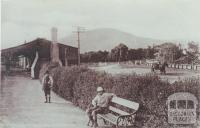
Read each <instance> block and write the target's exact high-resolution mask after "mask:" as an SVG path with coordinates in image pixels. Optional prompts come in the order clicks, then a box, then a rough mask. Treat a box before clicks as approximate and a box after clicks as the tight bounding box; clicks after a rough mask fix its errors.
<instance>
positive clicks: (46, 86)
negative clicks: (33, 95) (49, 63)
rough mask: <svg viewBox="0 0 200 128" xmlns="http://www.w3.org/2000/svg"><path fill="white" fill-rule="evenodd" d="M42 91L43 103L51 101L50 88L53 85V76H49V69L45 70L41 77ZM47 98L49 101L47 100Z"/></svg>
mask: <svg viewBox="0 0 200 128" xmlns="http://www.w3.org/2000/svg"><path fill="white" fill-rule="evenodd" d="M42 85H43V88H42V89H43V91H44V94H45V98H46V101H45V103H47V102H49V103H51V88H52V86H53V78H52V76H50V74H49V71H46V72H45V74H44V77H43V79H42ZM48 100H49V101H48Z"/></svg>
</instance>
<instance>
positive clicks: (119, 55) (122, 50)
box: [110, 43, 128, 62]
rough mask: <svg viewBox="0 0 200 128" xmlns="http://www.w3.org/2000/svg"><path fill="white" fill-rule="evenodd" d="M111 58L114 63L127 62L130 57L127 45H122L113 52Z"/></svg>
mask: <svg viewBox="0 0 200 128" xmlns="http://www.w3.org/2000/svg"><path fill="white" fill-rule="evenodd" d="M110 56H111V58H112V60H114V61H119V62H120V61H125V60H127V57H128V47H127V46H126V45H125V44H122V43H120V44H119V45H118V46H116V47H115V48H113V49H112V50H111V55H110Z"/></svg>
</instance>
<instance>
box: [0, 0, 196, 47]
mask: <svg viewBox="0 0 200 128" xmlns="http://www.w3.org/2000/svg"><path fill="white" fill-rule="evenodd" d="M199 5H200V1H199V0H1V48H8V47H12V46H16V45H19V44H23V43H24V42H25V41H26V42H28V41H31V40H34V39H36V38H38V37H41V38H46V39H51V38H50V30H51V28H52V27H57V28H58V38H63V37H65V36H68V35H70V34H72V32H73V31H74V30H76V26H82V27H84V28H85V29H86V30H92V29H97V28H114V29H119V30H121V31H124V32H128V33H131V34H134V35H137V36H141V37H148V38H153V39H161V40H188V41H189V40H190V41H191V40H193V41H198V42H200V7H199Z"/></svg>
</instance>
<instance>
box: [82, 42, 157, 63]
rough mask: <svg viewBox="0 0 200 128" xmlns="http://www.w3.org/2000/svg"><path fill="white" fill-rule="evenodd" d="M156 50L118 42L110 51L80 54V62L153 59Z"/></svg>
mask: <svg viewBox="0 0 200 128" xmlns="http://www.w3.org/2000/svg"><path fill="white" fill-rule="evenodd" d="M156 52H157V50H156V49H154V48H153V47H150V46H148V48H138V49H129V48H128V47H127V46H126V45H125V44H122V43H120V44H119V45H118V46H116V47H114V48H113V49H111V51H110V52H109V51H106V50H105V51H91V52H86V53H83V54H81V62H121V61H127V60H141V59H153V58H154V57H155V56H154V53H156Z"/></svg>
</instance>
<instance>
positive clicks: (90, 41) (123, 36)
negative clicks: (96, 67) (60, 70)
mask: <svg viewBox="0 0 200 128" xmlns="http://www.w3.org/2000/svg"><path fill="white" fill-rule="evenodd" d="M80 39H81V52H87V51H98V50H111V49H112V48H114V47H115V46H117V45H118V44H119V43H124V44H125V45H127V46H128V47H129V48H146V47H147V46H153V44H161V43H164V41H161V40H156V39H151V38H145V37H139V36H135V35H132V34H130V33H126V32H122V31H119V30H116V29H110V28H102V29H94V30H90V31H85V32H84V33H81V34H80ZM59 42H61V43H63V44H66V45H72V46H77V35H76V34H73V35H70V36H68V37H64V38H62V39H60V40H59Z"/></svg>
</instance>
